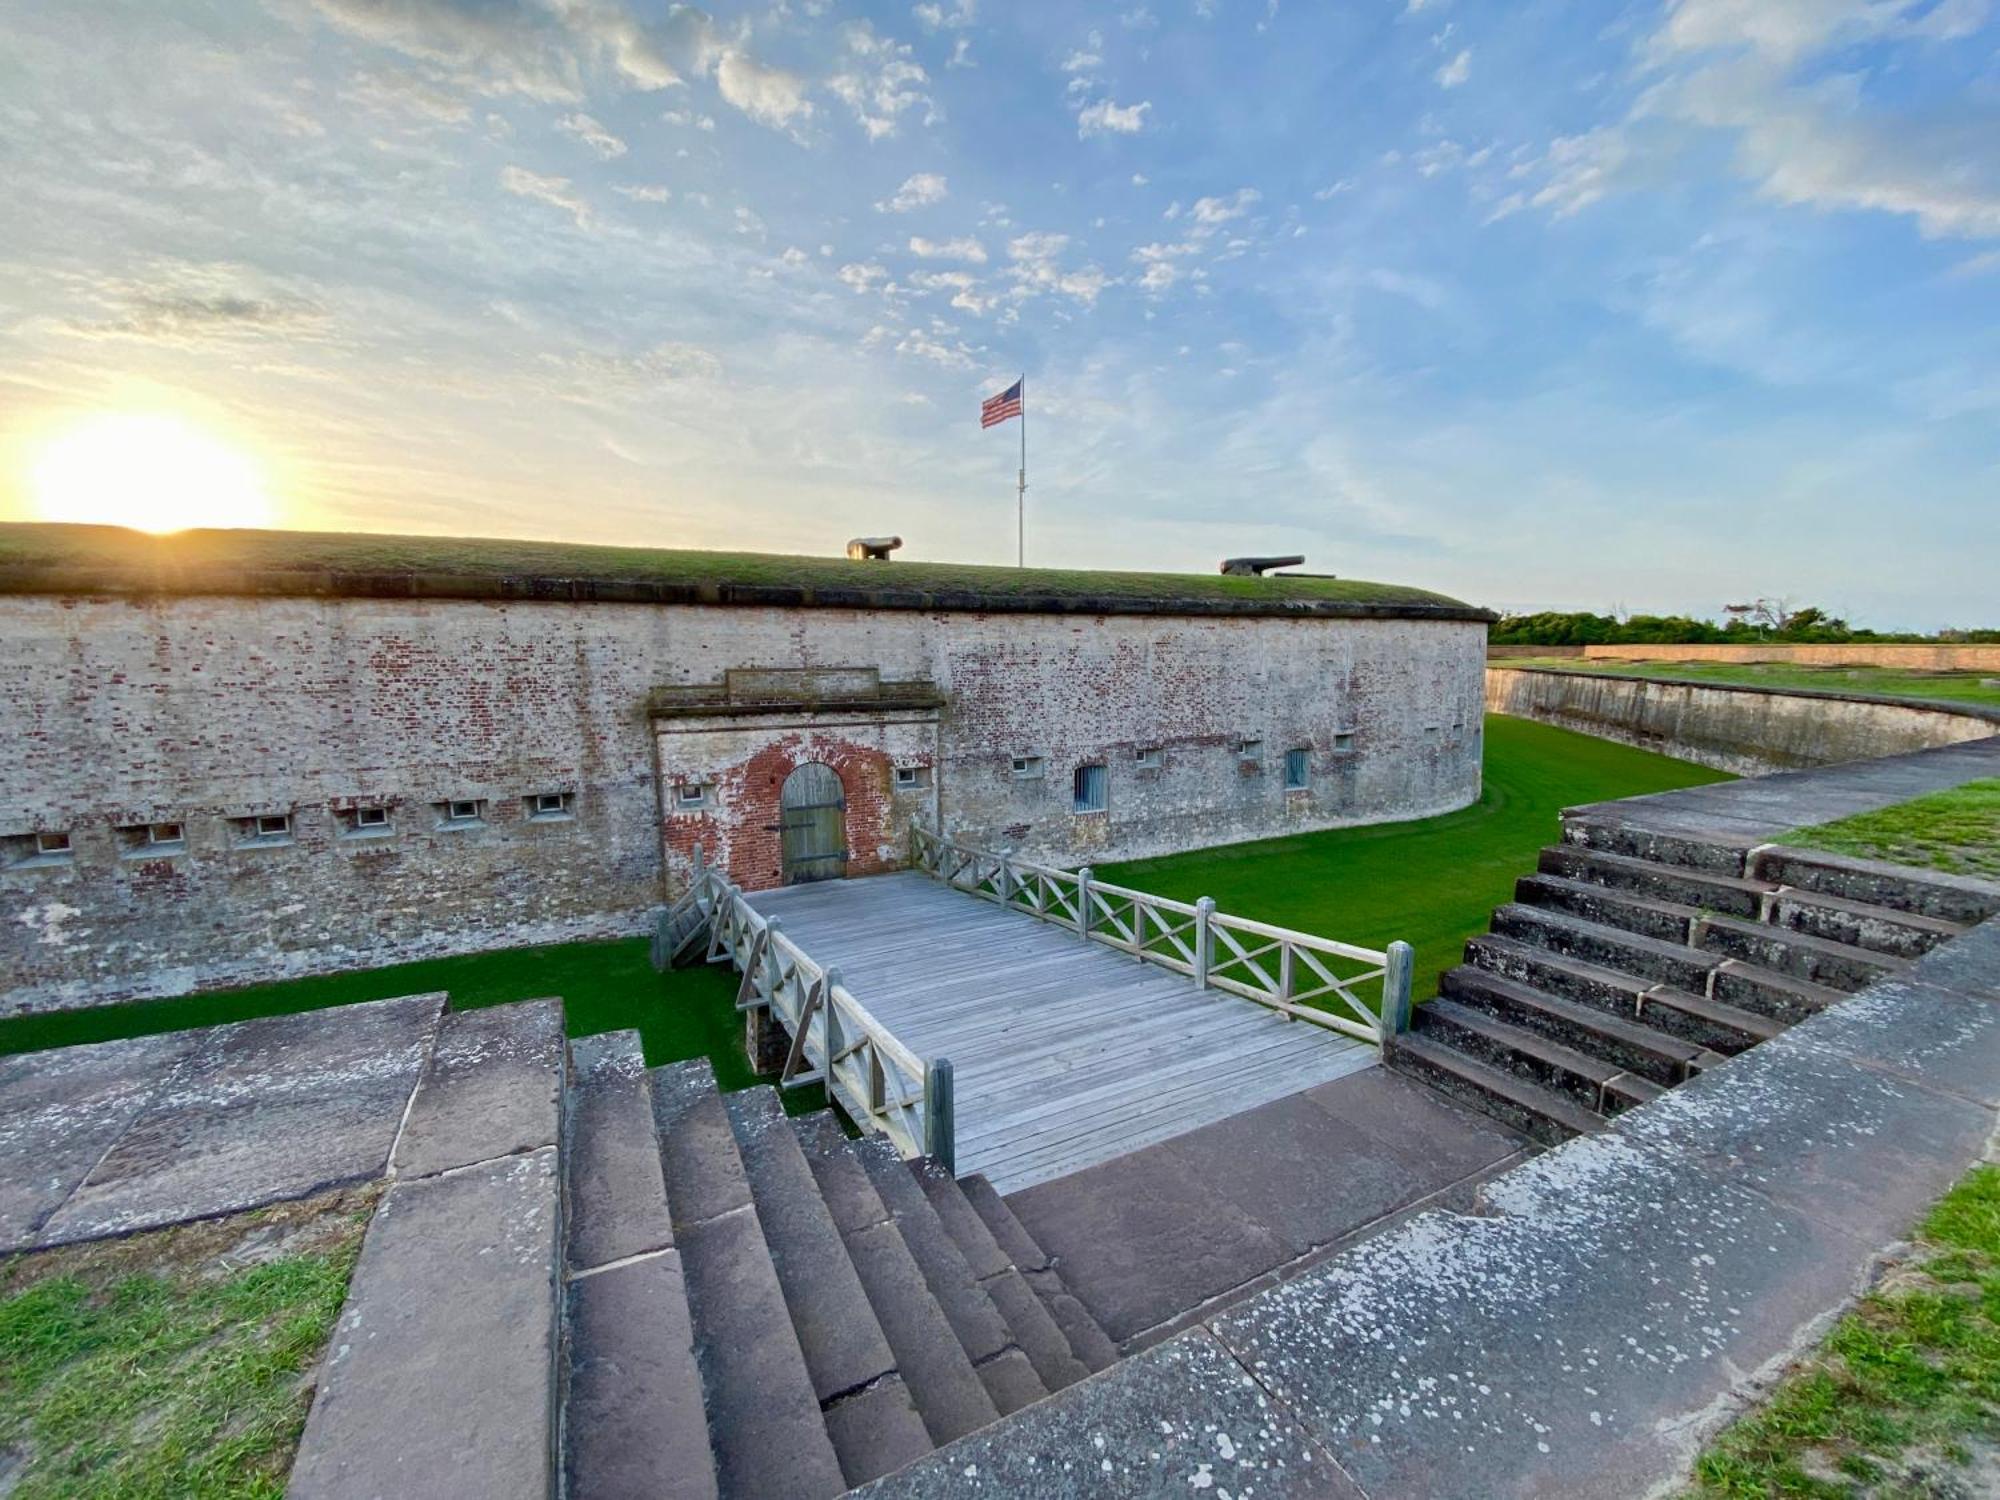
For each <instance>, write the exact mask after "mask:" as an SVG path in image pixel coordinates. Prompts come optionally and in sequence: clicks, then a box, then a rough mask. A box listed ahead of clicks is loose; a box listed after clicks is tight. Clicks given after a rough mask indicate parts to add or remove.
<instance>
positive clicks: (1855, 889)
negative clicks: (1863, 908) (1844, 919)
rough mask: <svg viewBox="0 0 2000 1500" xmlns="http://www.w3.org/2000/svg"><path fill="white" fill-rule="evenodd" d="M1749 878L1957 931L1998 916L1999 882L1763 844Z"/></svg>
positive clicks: (1753, 854)
mask: <svg viewBox="0 0 2000 1500" xmlns="http://www.w3.org/2000/svg"><path fill="white" fill-rule="evenodd" d="M1750 865H1751V870H1750V873H1751V874H1752V875H1754V876H1756V877H1757V878H1758V879H1759V880H1769V881H1772V882H1774V883H1775V884H1778V885H1784V886H1791V887H1793V888H1794V889H1797V890H1805V891H1817V892H1819V893H1820V894H1822V895H1827V896H1843V897H1845V898H1846V899H1847V900H1849V901H1859V902H1863V903H1865V904H1867V905H1869V906H1883V907H1888V908H1890V909H1891V910H1893V911H1902V912H1914V913H1916V914H1917V915H1919V916H1925V917H1936V918H1938V919H1939V920H1941V921H1945V922H1955V923H1957V924H1959V925H1960V926H1963V927H1975V926H1977V925H1978V924H1979V923H1981V922H1984V921H1985V920H1986V919H1987V918H1988V917H1992V916H2000V881H1991V880H1977V879H1974V878H1973V877H1971V876H1968V875H1947V874H1945V873H1943V872H1942V871H1937V870H1913V869H1910V868H1908V867H1907V866H1904V865H1892V864H1885V863H1883V862H1882V861H1880V860H1873V859H1851V858H1849V857H1847V856H1845V855H1840V854H1822V853H1820V852H1819V851H1818V850H1814V849H1793V848H1789V847H1786V846H1783V845H1779V844H1766V845H1763V846H1762V847H1760V848H1758V849H1755V850H1753V851H1751V856H1750Z"/></svg>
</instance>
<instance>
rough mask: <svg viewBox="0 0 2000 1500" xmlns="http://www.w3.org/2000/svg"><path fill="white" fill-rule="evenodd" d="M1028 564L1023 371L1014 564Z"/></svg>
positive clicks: (1024, 378) (1023, 377)
mask: <svg viewBox="0 0 2000 1500" xmlns="http://www.w3.org/2000/svg"><path fill="white" fill-rule="evenodd" d="M1027 565H1028V376H1027V372H1026V371H1023V372H1022V373H1021V472H1020V475H1019V476H1018V478H1017V480H1016V483H1015V487H1014V566H1015V567H1017V568H1025V567H1027Z"/></svg>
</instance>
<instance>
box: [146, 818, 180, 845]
mask: <svg viewBox="0 0 2000 1500" xmlns="http://www.w3.org/2000/svg"><path fill="white" fill-rule="evenodd" d="M146 842H147V843H149V844H185V843H186V842H187V829H186V828H185V827H183V826H182V825H181V824H179V823H148V824H147V825H146Z"/></svg>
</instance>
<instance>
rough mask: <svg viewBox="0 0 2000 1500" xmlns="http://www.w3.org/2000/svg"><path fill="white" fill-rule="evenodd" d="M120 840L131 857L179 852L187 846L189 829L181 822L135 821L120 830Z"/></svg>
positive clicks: (148, 856) (147, 856)
mask: <svg viewBox="0 0 2000 1500" xmlns="http://www.w3.org/2000/svg"><path fill="white" fill-rule="evenodd" d="M118 841H119V843H121V844H122V845H123V846H124V850H125V854H126V855H127V857H130V858H142V859H143V858H150V857H152V856H154V855H162V854H179V853H180V852H181V851H182V850H183V849H185V848H187V829H186V828H184V827H183V826H182V825H181V824H179V823H134V824H132V825H130V826H129V827H125V828H120V829H119V830H118Z"/></svg>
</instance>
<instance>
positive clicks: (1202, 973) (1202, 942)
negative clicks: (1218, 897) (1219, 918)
mask: <svg viewBox="0 0 2000 1500" xmlns="http://www.w3.org/2000/svg"><path fill="white" fill-rule="evenodd" d="M1214 918H1215V898H1214V897H1213V896H1203V897H1202V898H1201V899H1200V900H1199V901H1197V902H1195V904H1194V985H1195V988H1196V989H1198V990H1205V989H1207V988H1208V969H1209V965H1210V964H1212V963H1214V962H1215V934H1214V933H1213V932H1212V931H1211V930H1210V929H1209V923H1210V922H1211V921H1213V920H1214Z"/></svg>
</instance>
